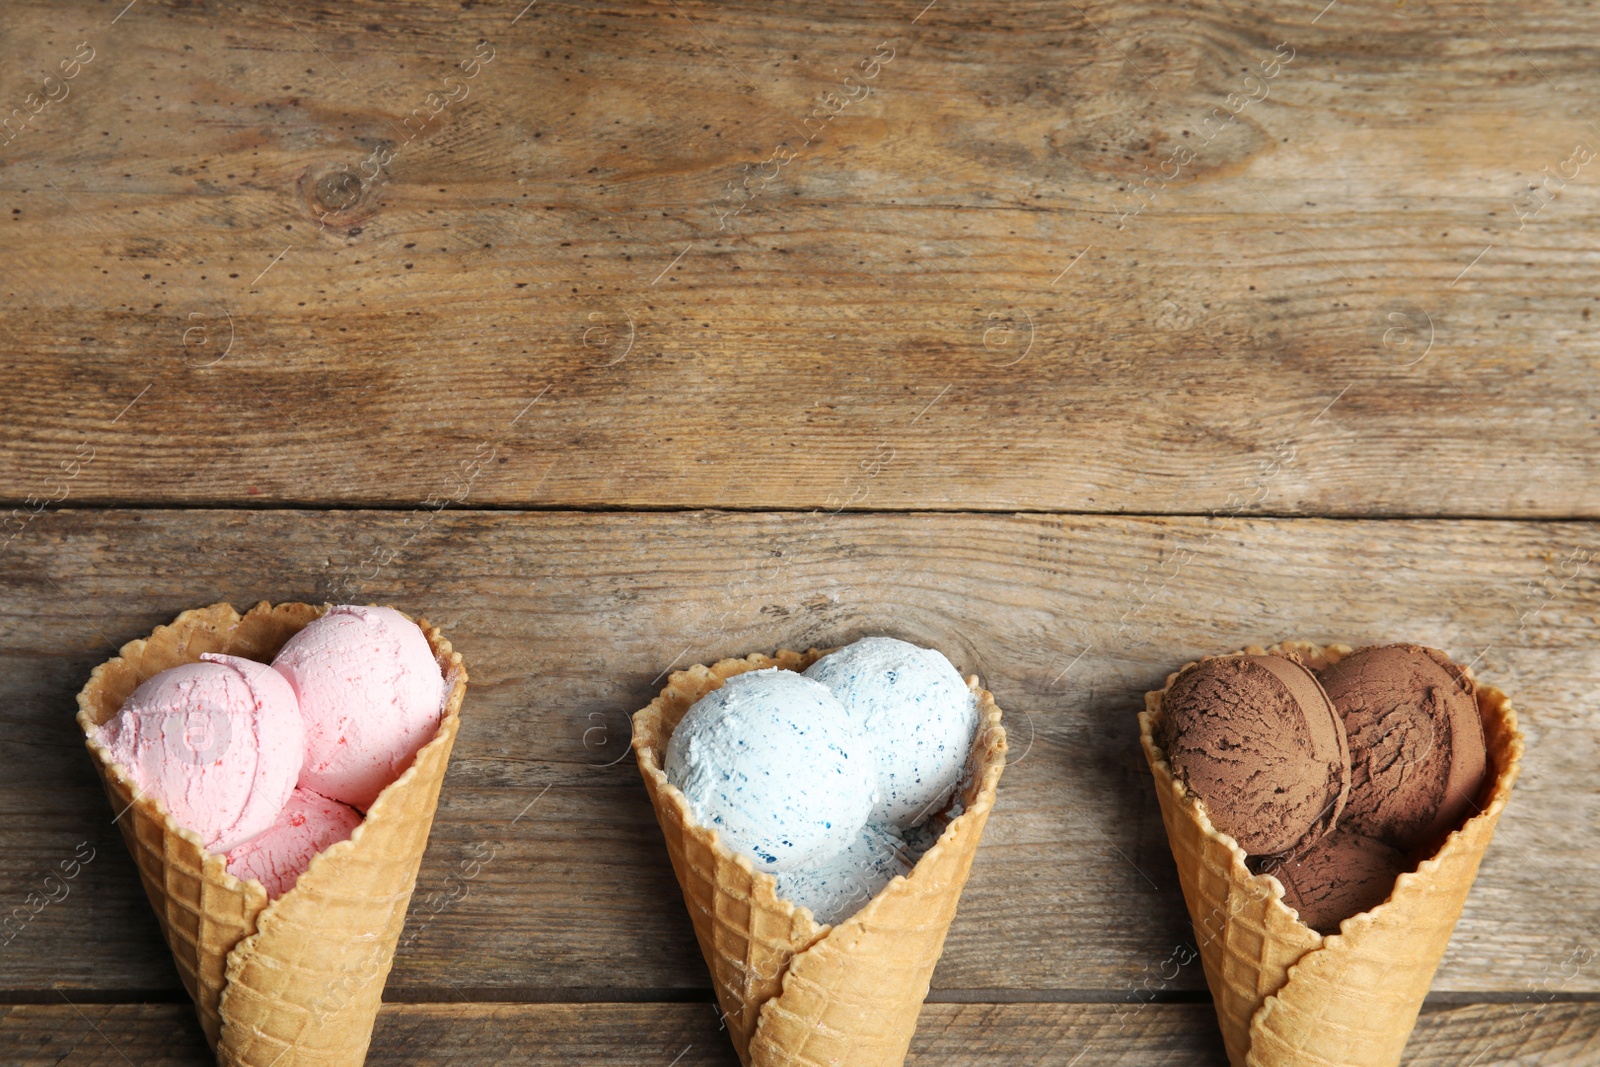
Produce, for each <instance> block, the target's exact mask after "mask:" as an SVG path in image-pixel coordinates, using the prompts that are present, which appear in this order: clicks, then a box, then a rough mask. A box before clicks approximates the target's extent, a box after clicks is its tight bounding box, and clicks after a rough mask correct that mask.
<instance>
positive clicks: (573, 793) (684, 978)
mask: <svg viewBox="0 0 1600 1067" xmlns="http://www.w3.org/2000/svg"><path fill="white" fill-rule="evenodd" d="M385 547H392V548H396V549H397V551H399V553H400V554H399V556H398V558H397V559H396V560H395V562H394V563H393V564H391V565H390V566H387V567H383V568H378V567H376V566H375V565H373V566H367V567H358V568H357V569H356V570H355V571H354V573H356V574H358V575H359V576H365V577H368V578H370V579H371V580H370V581H365V582H357V583H356V584H355V585H347V584H344V580H343V578H342V577H341V576H342V575H343V574H344V573H345V572H344V570H343V568H345V567H346V566H351V567H356V565H357V564H358V562H359V561H360V560H362V559H364V558H368V557H369V556H370V554H371V553H372V552H373V550H374V549H382V548H385ZM1597 551H1600V536H1597V533H1596V531H1595V529H1594V528H1593V527H1592V526H1590V525H1587V524H1543V523H1490V522H1436V521H1410V522H1396V521H1384V522H1349V521H1328V520H1287V521H1285V520H1232V521H1219V522H1210V521H1207V520H1203V519H1194V518H1172V519H1130V518H1118V517H1053V516H1037V515H1025V516H970V515H941V514H923V515H902V516H876V515H841V516H837V517H833V518H829V519H827V520H826V521H818V520H816V519H813V518H809V517H807V516H806V515H802V514H794V513H784V514H760V513H733V514H728V513H700V514H693V513H671V514H638V513H604V514H590V513H540V514H511V513H503V512H447V513H444V514H441V515H438V516H437V517H434V518H433V520H432V522H431V524H428V525H426V526H425V527H423V528H422V529H421V530H420V532H419V531H418V529H417V524H416V523H415V521H412V522H410V524H409V525H408V517H407V516H406V515H403V514H399V513H394V512H365V513H350V512H304V513H302V512H287V511H265V512H243V511H231V510H224V511H211V512H205V511H198V512H166V511H112V512H93V511H82V512H80V511H66V512H61V513H55V514H50V515H48V516H46V517H44V518H41V519H40V520H39V521H38V522H37V523H36V524H35V525H34V526H33V527H31V528H30V529H29V530H28V533H27V536H25V537H23V538H19V539H18V540H17V541H16V542H14V543H13V544H12V545H11V546H10V549H9V550H8V551H7V552H6V553H4V554H3V555H0V649H3V651H0V663H3V665H4V669H3V670H0V762H3V765H4V766H5V767H6V768H7V773H6V775H5V777H4V780H3V781H0V818H3V822H0V826H3V829H0V841H3V847H0V885H3V886H4V887H5V891H4V898H3V900H0V903H3V904H4V907H5V909H7V910H9V909H10V908H12V907H14V906H21V905H23V903H24V900H25V897H26V894H27V893H28V892H30V891H34V890H35V889H36V888H37V883H38V882H39V880H40V879H42V877H43V875H44V874H45V873H46V872H48V871H50V870H52V869H54V868H55V867H56V866H57V865H58V864H59V863H60V862H61V861H62V860H64V859H66V858H68V857H70V856H71V855H72V853H73V850H74V849H75V847H76V846H77V845H78V844H79V843H80V842H83V841H88V842H89V843H90V847H93V848H95V849H97V850H98V852H97V857H96V858H95V859H93V861H92V862H90V863H88V864H87V866H86V867H85V868H84V869H83V870H82V872H81V873H80V875H79V877H78V879H77V880H76V881H75V882H74V883H72V888H71V892H70V895H69V896H68V897H67V899H65V900H63V901H61V902H60V903H56V904H51V905H49V906H48V907H46V908H45V909H44V910H43V911H42V912H40V913H39V914H38V915H37V917H36V918H34V919H33V921H32V923H31V924H30V925H29V926H28V927H27V928H26V929H25V930H24V932H23V933H22V934H21V935H19V937H18V938H17V939H16V941H15V942H14V943H13V944H12V945H11V946H9V947H8V948H7V949H6V950H5V952H4V954H3V955H0V988H8V989H12V990H40V989H43V990H49V989H51V988H52V987H53V986H55V985H57V984H60V985H61V986H62V987H63V988H65V989H66V990H67V991H68V993H69V994H71V993H72V992H73V991H74V990H99V991H107V992H111V993H114V992H116V991H119V990H128V991H133V990H168V991H171V990H174V989H175V988H176V976H175V974H174V972H173V970H172V967H171V964H170V962H169V961H168V959H167V958H166V954H165V951H164V949H163V948H162V946H161V945H160V942H159V938H158V934H157V931H156V925H155V922H154V920H153V918H152V917H151V915H150V914H149V911H148V908H147V906H146V904H145V902H144V900H143V897H142V895H141V891H140V889H139V887H138V883H137V880H136V878H135V876H134V873H133V871H132V868H131V865H130V863H129V862H128V860H127V859H126V857H125V855H124V854H123V848H122V845H121V841H120V838H119V836H118V834H117V832H116V830H115V828H114V827H113V826H111V825H110V823H109V817H110V812H109V811H108V809H107V806H106V803H105V798H104V796H103V795H102V794H101V792H100V789H99V786H98V783H97V782H96V780H95V777H94V775H93V773H92V770H91V768H90V766H89V763H88V761H87V756H86V755H85V753H84V750H83V747H82V745H81V743H80V741H79V740H78V738H77V736H76V734H75V727H74V724H73V723H72V707H73V700H72V698H73V694H74V693H75V692H76V691H77V689H78V688H79V687H80V686H81V685H82V684H83V681H84V679H85V678H86V677H87V675H88V673H89V671H90V669H91V668H92V667H93V666H94V665H95V664H96V663H97V662H99V661H101V660H102V659H104V658H105V657H107V656H109V655H110V654H111V649H112V648H114V647H115V646H116V645H119V644H121V643H122V642H124V641H126V640H129V639H132V638H134V637H137V636H140V635H142V634H144V633H147V632H148V631H149V629H150V628H152V627H153V626H155V625H157V624H159V623H161V622H164V621H167V620H169V619H170V618H171V617H172V616H174V615H176V614H177V613H178V612H179V611H180V610H182V609H183V608H186V607H190V606H196V605H201V604H206V603H211V602H213V601H217V600H223V599H231V600H232V601H233V602H234V603H235V604H241V605H248V604H251V603H254V602H255V601H257V600H259V599H263V598H272V599H279V600H287V599H306V600H312V601H320V600H322V599H324V598H325V597H329V596H332V595H334V593H333V590H334V589H335V587H337V588H338V590H339V594H338V598H339V599H346V600H357V601H361V602H369V601H376V602H387V603H394V604H396V605H398V606H400V607H402V608H404V609H406V610H408V611H412V612H416V613H420V614H423V615H426V616H427V617H429V618H430V619H432V620H434V621H436V622H438V623H439V624H441V625H442V626H443V627H444V628H445V630H446V632H447V633H448V634H449V635H450V636H451V637H452V639H454V640H455V641H456V642H457V643H458V647H460V648H461V649H462V650H463V652H464V654H465V655H466V656H467V658H468V660H469V662H470V664H471V668H472V676H473V687H472V690H471V692H470V694H469V696H468V700H467V708H466V713H465V716H464V719H463V726H462V732H461V736H460V740H459V742H458V746H457V750H456V754H455V758H454V761H453V764H452V767H451V770H450V776H449V780H448V781H447V783H446V786H445V789H444V793H443V799H442V802H441V806H440V809H439V815H438V820H437V822H436V823H435V826H434V831H433V838H432V843H431V845H430V848H429V851H428V854H427V857H426V859H425V861H424V864H423V870H422V874H421V878H420V881H419V885H418V895H417V898H416V900H415V902H414V905H413V911H412V915H411V926H410V928H409V931H408V933H407V935H406V938H407V940H406V945H405V948H404V950H403V951H402V953H401V956H400V958H399V960H398V962H397V964H396V967H395V970H394V973H393V976H392V979H391V991H392V992H393V994H394V995H395V996H398V997H402V998H419V997H420V998H423V999H435V1000H437V999H441V998H454V997H455V996H456V995H457V990H459V991H461V992H462V994H463V995H466V996H469V997H472V998H473V999H480V1000H493V999H500V1000H503V999H524V998H529V997H531V998H535V999H547V998H549V997H550V996H556V995H559V996H560V997H562V998H564V999H570V998H571V997H579V998H590V999H606V997H607V996H608V995H609V994H607V993H605V990H608V989H610V990H619V991H632V992H631V993H630V994H629V995H628V996H626V997H624V998H623V999H637V998H638V997H639V996H641V995H648V996H650V997H654V998H657V999H660V998H661V997H662V996H663V995H664V994H665V991H669V990H670V991H684V990H700V989H704V988H705V986H706V982H707V979H706V976H705V971H704V968H703V965H702V963H701V961H700V959H699V955H698V952H697V949H696V947H695V944H694V940H693V936H692V933H691V930H690V926H689V923H688V921H687V917H686V915H685V914H684V911H683V908H682V904H681V901H680V899H679V897H678V891H677V888H676V885H675V883H674V882H673V880H672V876H671V874H670V870H669V867H668V863H667V859H666V853H665V850H664V848H663V847H662V845H661V843H660V840H659V836H658V831H657V828H656V826H655V823H654V819H653V817H652V815H651V812H650V809H649V807H648V805H647V802H646V800H645V797H644V793H643V790H642V788H641V787H640V785H639V783H638V779H637V773H636V770H635V769H634V767H633V765H632V762H631V759H630V758H629V757H628V755H627V749H626V747H625V746H626V741H627V738H628V727H627V723H626V719H625V717H624V716H625V715H626V713H628V712H630V711H632V710H633V709H635V708H638V707H640V706H642V705H643V704H644V703H645V702H646V701H647V700H648V699H649V697H650V695H651V694H652V693H653V692H654V691H655V690H656V688H657V687H658V683H657V682H656V681H655V680H656V679H657V678H658V676H660V675H661V674H662V673H663V672H664V671H666V670H667V669H668V668H669V667H671V666H673V665H679V666H682V665H687V664H688V663H691V662H695V661H700V660H710V659H715V658H719V657H721V656H726V655H735V654H743V653H746V652H749V651H752V650H756V649H772V648H775V647H778V646H790V647H805V646H807V645H810V644H820V645H826V644H834V643H840V642H843V641H846V640H849V639H852V638H854V637H856V636H859V635H861V634H864V633H874V632H890V633H895V634H899V635H901V636H904V637H907V638H911V639H915V640H918V641H921V642H923V643H924V644H928V645H932V646H934V647H938V648H941V649H943V650H945V651H946V652H947V653H948V654H950V655H951V656H952V657H953V658H954V660H955V661H956V662H957V664H958V665H959V666H961V667H962V668H963V669H964V670H967V671H973V672H977V673H979V674H980V675H981V676H982V678H983V679H984V681H985V684H986V685H987V686H989V687H990V688H991V689H992V691H993V692H994V693H995V694H996V696H997V698H998V701H999V703H1000V705H1001V706H1002V707H1003V708H1004V709H1005V711H1006V713H1007V715H1008V722H1009V725H1010V728H1011V730H1012V732H1013V737H1014V738H1015V748H1014V757H1013V762H1012V766H1011V767H1010V769H1009V770H1008V771H1007V772H1006V776H1005V779H1004V781H1003V783H1002V786H1001V793H1000V802H999V805H998V807H997V809H996V812H995V815H994V818H993V819H992V820H991V823H990V826H989V829H988V831H987V833H986V836H985V841H984V845H983V848H982V850H981V852H980V854H979V857H978V861H977V863H976V865H975V866H974V869H973V876H972V881H971V882H970V884H969V886H968V889H967V892H966V894H965V896H964V898H963V901H962V907H961V911H960V914H959V916H958V918H957V921H956V923H955V926H954V928H953V929H952V931H951V934H950V938H949V941H948V944H947V947H946V951H945V955H944V958H943V961H942V962H941V963H940V965H939V969H938V971H937V972H936V974H935V976H934V986H935V988H936V989H939V990H945V991H951V990H976V991H979V992H978V994H975V995H980V996H981V995H982V991H983V990H995V989H998V990H1008V991H1017V990H1046V991H1049V990H1056V991H1071V990H1103V991H1111V992H1112V993H1114V994H1117V995H1133V994H1135V993H1137V994H1138V995H1141V996H1142V995H1145V994H1146V992H1147V991H1149V992H1156V991H1160V992H1168V991H1183V990H1198V989H1201V988H1203V979H1202V976H1201V974H1200V969H1199V967H1198V965H1190V966H1187V967H1181V968H1179V970H1178V973H1177V974H1176V975H1175V976H1174V975H1173V974H1172V969H1171V968H1170V967H1166V966H1163V961H1166V960H1168V959H1169V958H1170V957H1171V956H1172V954H1173V952H1174V951H1175V949H1176V947H1177V946H1179V945H1181V944H1183V943H1185V942H1187V941H1188V940H1190V938H1191V937H1192V932H1191V930H1190V928H1189V924H1188V921H1187V917H1186V915H1185V912H1184V908H1183V904H1182V901H1181V897H1180V894H1179V891H1178V888H1177V885H1176V878H1175V872H1174V870H1173V868H1172V861H1171V856H1170V852H1169V850H1168V847H1167V844H1166V840H1165V837H1164V835H1163V833H1162V830H1161V825H1160V817H1159V813H1158V812H1157V809H1156V805H1155V801H1154V797H1153V796H1152V794H1151V790H1150V785H1149V781H1148V776H1147V773H1146V772H1145V770H1144V767H1143V763H1142V758H1141V756H1140V754H1139V752H1138V749H1137V741H1136V734H1135V726H1134V715H1135V713H1136V712H1137V710H1139V708H1140V707H1141V706H1142V694H1143V692H1144V691H1145V690H1146V689H1149V688H1152V687H1155V686H1158V685H1160V684H1161V682H1162V680H1163V678H1164V677H1165V675H1166V674H1167V672H1169V671H1171V670H1173V669H1175V668H1177V667H1179V666H1181V665H1182V664H1183V663H1184V662H1185V661H1186V660H1188V659H1190V658H1192V657H1194V656H1197V655H1199V654H1202V653H1207V652H1217V651H1224V650H1228V649H1232V648H1236V647H1239V646H1240V645H1242V644H1245V643H1250V642H1262V643H1265V642H1269V641H1271V640H1273V639H1276V638H1279V637H1289V636H1297V635H1298V636H1303V637H1305V638H1307V639H1311V640H1319V641H1331V640H1339V639H1343V640H1349V641H1352V642H1355V643H1367V642H1375V641H1382V640H1393V639H1411V640H1417V641H1422V642H1426V643H1429V644H1432V645H1436V646H1438V647H1441V648H1444V649H1447V650H1449V651H1450V652H1451V653H1452V654H1453V655H1455V656H1456V657H1457V658H1458V659H1461V660H1474V659H1475V660H1476V664H1477V670H1478V671H1479V672H1480V674H1481V675H1482V676H1483V677H1485V678H1487V679H1489V680H1491V681H1493V682H1495V683H1497V684H1500V685H1501V686H1503V687H1504V688H1506V689H1507V691H1509V692H1510V693H1511V694H1513V696H1514V698H1515V700H1516V702H1517V704H1518V706H1519V707H1520V708H1521V709H1522V716H1523V722H1524V724H1525V728H1526V730H1527V733H1528V741H1529V752H1528V758H1527V764H1526V768H1525V770H1524V773H1523V777H1522V780H1521V783H1520V784H1519V786H1518V791H1517V795H1516V797H1515V798H1514V800H1513V803H1512V805H1511V807H1510V808H1509V810H1508V811H1507V813H1506V816H1505V819H1504V821H1503V822H1502V825H1501V830H1500V834H1499V837H1498V839H1497V840H1496V842H1495V844H1494V846H1493V848H1491V850H1490V851H1489V854H1488V857H1487V859H1486V861H1485V863H1484V865H1483V869H1482V872H1481V874H1480V876H1479V879H1478V884H1477V886H1476V888H1475V889H1474V891H1473V893H1472V896H1471V898H1470V899H1469V901H1468V904H1467V909H1466V913H1465V915H1464V916H1463V918H1462V921H1461V924H1460V926H1459V927H1458V929H1457V931H1456V936H1455V940H1454V942H1453V944H1452V947H1451V949H1450V952H1449V954H1448V955H1447V956H1446V958H1445V961H1444V963H1443V966H1442V968H1441V970H1440V972H1439V975H1438V979H1437V981H1436V984H1435V989H1436V990H1439V991H1445V990H1467V991H1471V990H1478V991H1503V992H1509V993H1515V994H1519V995H1525V996H1531V995H1535V994H1539V995H1543V994H1546V993H1549V994H1555V993H1561V994H1572V993H1593V992H1596V991H1600V969H1597V968H1596V967H1595V966H1594V965H1593V964H1592V962H1591V958H1592V954H1593V948H1592V947H1593V946H1594V945H1595V944H1596V943H1600V845H1597V843H1596V841H1595V839H1594V835H1593V834H1592V833H1589V832H1588V829H1589V828H1592V827H1593V826H1594V825H1596V823H1597V821H1600V794H1597V793H1596V792H1595V790H1594V789H1593V781H1594V778H1593V768H1594V766H1595V765H1596V763H1597V762H1600V740H1597V738H1600V732H1597V731H1596V729H1595V723H1596V721H1597V720H1596V716H1597V712H1600V705H1597V703H1596V699H1597V698H1596V694H1595V689H1594V684H1593V680H1594V678H1595V677H1596V676H1600V651H1597V649H1596V646H1595V643H1594V632H1595V631H1594V624H1595V617H1594V616H1595V604H1596V593H1597V591H1600V590H1597V583H1596V573H1597V572H1596V569H1595V567H1594V566H1592V565H1590V564H1588V563H1586V562H1583V560H1586V559H1591V558H1593V554H1594V553H1595V552H1597ZM1564 561H1565V562H1564ZM1535 583H1537V584H1535ZM481 842H488V843H489V845H490V847H492V848H493V849H495V856H494V858H493V859H492V860H491V861H490V862H488V863H487V865H486V866H485V867H484V868H483V870H482V872H481V874H480V875H479V876H478V877H477V878H475V879H471V880H465V881H464V880H462V878H461V876H460V869H461V865H462V863H463V861H465V860H467V859H469V858H471V857H472V856H474V855H479V854H481V852H480V843H481ZM464 946H470V950H467V949H466V948H464ZM1586 952H1587V953H1588V955H1587V956H1586V955H1585V953H1586ZM1163 975H1164V976H1165V977H1162V976H1163ZM652 991H662V993H656V992H652ZM673 995H677V994H676V993H674V994H673ZM667 999H670V997H668V998H667Z"/></svg>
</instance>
